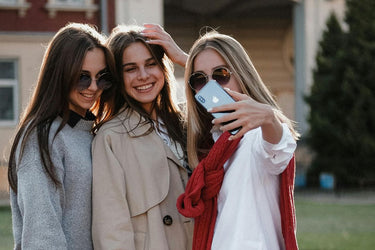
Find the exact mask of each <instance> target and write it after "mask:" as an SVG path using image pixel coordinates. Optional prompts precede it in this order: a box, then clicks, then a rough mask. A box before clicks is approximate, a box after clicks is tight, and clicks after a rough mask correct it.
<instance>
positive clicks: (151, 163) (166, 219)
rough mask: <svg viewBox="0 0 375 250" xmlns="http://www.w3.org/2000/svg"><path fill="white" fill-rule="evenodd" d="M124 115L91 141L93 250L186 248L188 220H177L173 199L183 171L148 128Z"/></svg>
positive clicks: (189, 234) (183, 181)
mask: <svg viewBox="0 0 375 250" xmlns="http://www.w3.org/2000/svg"><path fill="white" fill-rule="evenodd" d="M138 122H139V115H137V114H136V113H133V114H132V116H131V118H130V119H128V120H126V121H125V115H124V112H123V113H121V114H119V115H118V116H117V117H116V118H114V119H113V120H111V121H109V122H107V123H106V124H104V125H103V126H102V127H101V128H100V130H99V132H98V134H97V135H96V136H95V138H94V141H93V194H92V195H93V215H92V216H93V224H92V234H93V235H92V236H93V242H94V248H95V249H105V250H109V249H127V250H133V249H134V250H138V249H139V250H140V249H142V250H143V249H155V250H168V249H170V250H185V249H189V250H190V249H191V244H192V237H193V236H192V233H193V220H192V219H190V218H185V217H183V216H182V215H180V214H179V213H178V211H177V208H176V200H177V197H178V196H179V195H180V194H181V193H183V192H184V188H185V185H186V183H187V178H188V177H187V171H186V169H185V168H184V167H182V166H181V164H180V162H179V161H178V159H177V158H176V156H175V155H174V153H173V152H172V151H171V150H170V148H169V147H168V146H167V145H166V144H165V143H163V141H162V139H161V138H160V137H159V136H158V135H157V134H156V133H155V131H153V132H151V133H150V134H148V135H146V136H140V135H142V134H143V133H144V132H145V131H147V130H148V129H149V128H150V124H146V125H143V126H140V127H138V128H136V129H134V130H132V131H131V132H130V134H131V135H132V136H139V137H131V136H129V134H128V133H127V132H126V131H127V130H126V129H125V127H127V129H129V128H130V127H134V124H137V123H138Z"/></svg>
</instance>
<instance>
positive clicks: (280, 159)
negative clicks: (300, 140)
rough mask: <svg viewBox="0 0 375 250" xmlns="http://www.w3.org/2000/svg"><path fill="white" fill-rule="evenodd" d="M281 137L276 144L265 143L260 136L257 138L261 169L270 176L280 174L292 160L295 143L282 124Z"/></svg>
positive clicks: (286, 127)
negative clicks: (261, 163) (261, 162)
mask: <svg viewBox="0 0 375 250" xmlns="http://www.w3.org/2000/svg"><path fill="white" fill-rule="evenodd" d="M282 126H283V135H282V137H281V140H280V141H279V143H277V144H271V143H269V142H267V141H265V140H264V139H263V137H262V135H261V133H260V134H259V136H258V138H257V139H258V140H260V143H259V144H260V145H261V147H260V148H259V150H258V151H259V157H260V158H261V159H260V160H261V161H263V167H264V168H265V169H266V171H267V172H269V173H270V174H275V175H278V174H281V173H282V172H283V171H284V170H285V168H286V167H287V165H288V163H289V161H290V159H292V157H293V154H294V151H295V149H296V147H297V143H296V141H295V140H294V138H293V136H292V133H291V132H290V130H289V128H288V126H287V124H286V123H283V124H282Z"/></svg>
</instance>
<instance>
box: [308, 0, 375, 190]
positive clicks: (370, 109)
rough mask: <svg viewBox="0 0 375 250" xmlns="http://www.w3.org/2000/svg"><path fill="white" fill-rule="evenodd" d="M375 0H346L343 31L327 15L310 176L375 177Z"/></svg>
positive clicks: (313, 109) (349, 180)
mask: <svg viewBox="0 0 375 250" xmlns="http://www.w3.org/2000/svg"><path fill="white" fill-rule="evenodd" d="M374 10H375V1H374V0H348V1H347V12H346V19H345V20H346V24H347V25H348V31H347V32H343V31H342V29H341V27H340V25H339V23H338V21H337V19H336V18H335V16H334V15H331V17H330V18H329V19H328V21H327V29H326V30H325V31H324V33H323V37H322V40H321V42H320V49H319V51H318V53H317V56H316V69H315V71H314V84H313V86H312V89H311V94H310V95H309V96H307V97H306V102H307V103H308V104H309V105H310V114H309V117H308V120H309V123H310V131H309V133H308V135H307V138H306V139H307V142H308V144H309V146H310V147H311V148H312V149H313V151H314V152H315V155H314V158H313V162H312V166H311V168H310V171H309V180H311V179H315V180H317V176H318V174H319V173H320V172H331V173H333V174H334V175H335V177H336V181H337V184H338V186H340V187H343V186H355V185H362V184H364V183H366V181H373V180H374V179H375V11H374Z"/></svg>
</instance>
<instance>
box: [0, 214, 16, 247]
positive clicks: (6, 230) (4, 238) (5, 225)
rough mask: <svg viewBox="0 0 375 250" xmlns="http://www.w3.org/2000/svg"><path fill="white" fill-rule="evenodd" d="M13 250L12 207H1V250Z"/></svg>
mask: <svg viewBox="0 0 375 250" xmlns="http://www.w3.org/2000/svg"><path fill="white" fill-rule="evenodd" d="M11 249H13V236H12V218H11V215H10V207H0V250H11Z"/></svg>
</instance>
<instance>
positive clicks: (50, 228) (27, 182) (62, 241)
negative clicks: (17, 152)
mask: <svg viewBox="0 0 375 250" xmlns="http://www.w3.org/2000/svg"><path fill="white" fill-rule="evenodd" d="M25 153H26V154H27V152H25ZM37 158H38V157H36V159H35V160H33V161H23V162H24V163H21V164H20V166H19V170H18V172H17V178H18V182H17V187H18V192H17V195H15V194H12V219H13V233H14V236H15V249H21V248H22V249H67V242H66V238H65V234H64V231H63V227H62V211H63V204H64V203H63V202H64V188H63V186H62V187H56V186H55V184H54V183H53V182H52V181H51V179H50V177H48V176H47V174H46V173H45V171H44V169H43V168H42V164H41V162H40V161H39V160H38V159H37ZM57 175H58V178H59V180H60V181H61V182H62V181H63V178H62V176H63V173H62V170H61V169H58V170H57Z"/></svg>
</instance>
